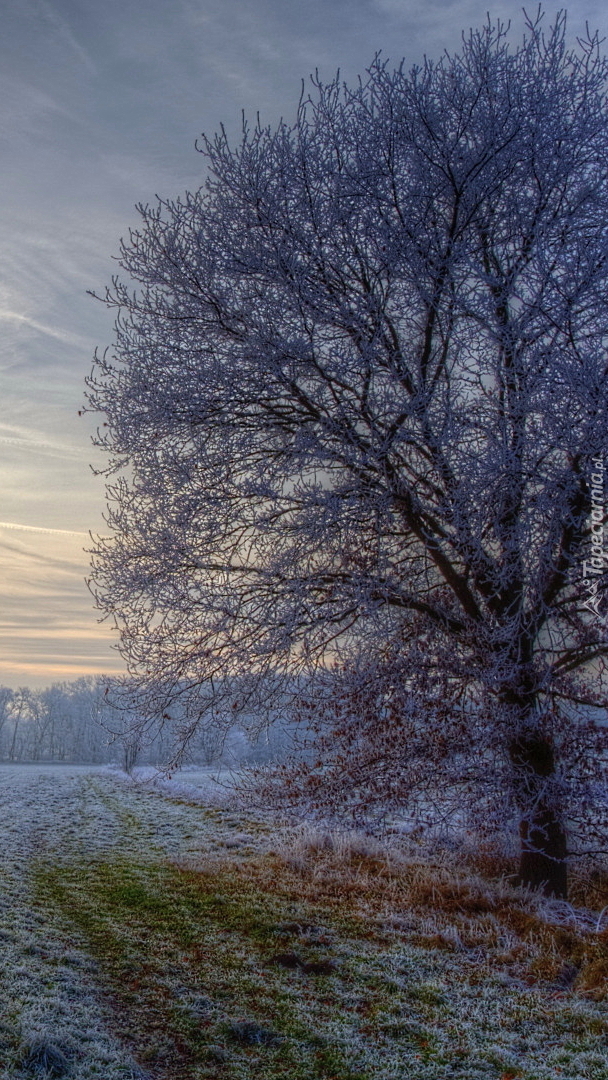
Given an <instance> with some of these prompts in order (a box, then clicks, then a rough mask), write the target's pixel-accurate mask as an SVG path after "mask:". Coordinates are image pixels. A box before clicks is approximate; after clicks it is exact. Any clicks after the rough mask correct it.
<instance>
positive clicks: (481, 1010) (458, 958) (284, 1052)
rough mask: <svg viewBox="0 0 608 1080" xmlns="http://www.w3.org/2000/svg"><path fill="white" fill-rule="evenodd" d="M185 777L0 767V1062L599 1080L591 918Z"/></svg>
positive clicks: (605, 951)
mask: <svg viewBox="0 0 608 1080" xmlns="http://www.w3.org/2000/svg"><path fill="white" fill-rule="evenodd" d="M200 779H201V778H200V777H199V778H196V777H194V776H191V777H188V775H187V774H186V776H185V777H184V778H183V779H182V781H180V782H179V783H177V782H171V781H166V780H164V781H162V782H159V783H157V784H156V785H155V784H154V782H153V781H152V780H151V779H150V778H147V779H146V777H140V781H143V782H140V783H135V782H133V781H132V780H130V779H129V778H127V777H125V776H121V775H120V774H113V773H112V772H111V771H110V770H103V769H98V770H94V769H87V768H84V767H50V766H40V767H33V766H32V767H25V766H13V767H9V766H6V767H0V829H1V830H2V831H3V835H2V850H3V853H4V866H3V871H2V877H1V880H0V885H1V891H0V944H1V946H2V948H1V951H0V956H1V958H2V977H1V980H0V996H1V1004H2V1020H1V1022H0V1062H1V1065H0V1080H8V1078H11V1080H32V1078H36V1077H39V1078H40V1077H42V1078H44V1077H47V1078H48V1077H53V1076H54V1077H61V1076H66V1077H71V1078H72V1080H89V1078H92V1077H98V1078H103V1080H115V1078H116V1080H118V1078H121V1080H135V1078H144V1077H145V1078H149V1080H203V1078H204V1077H225V1078H226V1080H250V1078H251V1080H253V1077H256V1078H262V1080H275V1078H283V1080H317V1078H318V1080H327V1078H329V1077H332V1078H334V1080H401V1078H403V1077H407V1078H408V1080H440V1078H443V1077H457V1078H460V1080H477V1078H487V1080H515V1078H519V1077H521V1078H522V1080H608V1017H607V1015H606V1009H605V1000H606V998H605V991H606V986H605V980H606V976H607V975H608V936H607V935H606V933H605V932H600V933H596V932H595V929H593V925H594V924H593V917H592V916H589V915H588V916H586V917H585V916H584V915H578V916H577V915H576V913H575V912H570V914H569V913H568V911H567V910H566V908H564V907H562V908H561V909H559V910H558V909H557V908H556V909H555V911H552V910H551V909H550V905H549V907H547V905H546V904H543V903H542V902H540V901H535V900H533V899H526V897H525V896H522V895H521V894H517V893H516V892H515V891H514V890H512V889H509V887H508V886H507V885H504V884H497V883H494V884H488V882H487V881H485V880H484V879H482V878H481V877H477V878H476V877H475V876H474V875H471V874H470V873H469V874H468V875H467V874H464V873H462V874H460V875H459V874H458V873H456V872H454V871H453V870H451V869H450V868H449V866H448V864H447V863H441V861H439V862H438V864H437V865H436V866H434V867H432V868H431V867H429V866H425V865H424V864H423V863H422V862H420V860H418V862H416V861H415V860H413V859H412V858H411V856H407V857H406V856H405V855H403V854H400V853H399V852H398V851H396V850H395V851H392V852H391V851H389V850H388V849H385V848H383V847H382V845H379V844H375V843H374V842H371V841H367V840H365V839H363V838H361V837H357V836H353V835H347V834H344V835H342V836H341V837H339V836H336V834H335V833H334V834H331V833H323V831H321V830H315V829H312V828H301V829H297V828H293V827H287V826H285V827H278V826H276V825H272V823H271V822H270V820H269V819H268V820H264V819H262V818H256V817H254V816H252V815H250V814H249V815H247V814H245V812H244V811H242V810H239V809H238V807H237V806H236V804H231V803H230V800H229V797H228V796H227V795H226V794H225V793H224V796H223V798H221V797H219V796H217V795H213V793H212V790H211V788H210V787H209V786H207V787H204V788H201V787H200V786H199V785H200ZM558 924H560V925H558Z"/></svg>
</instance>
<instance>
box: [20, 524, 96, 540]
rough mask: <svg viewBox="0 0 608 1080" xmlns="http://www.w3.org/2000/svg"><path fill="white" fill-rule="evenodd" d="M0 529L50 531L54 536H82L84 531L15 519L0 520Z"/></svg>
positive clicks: (86, 535)
mask: <svg viewBox="0 0 608 1080" xmlns="http://www.w3.org/2000/svg"><path fill="white" fill-rule="evenodd" d="M0 529H20V530H21V531H22V532H31V533H51V534H52V535H56V536H84V537H88V535H89V534H88V533H86V532H76V531H75V530H74V529H47V528H45V527H44V526H43V525H20V524H19V522H17V521H0Z"/></svg>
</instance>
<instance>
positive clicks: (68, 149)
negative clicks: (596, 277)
mask: <svg viewBox="0 0 608 1080" xmlns="http://www.w3.org/2000/svg"><path fill="white" fill-rule="evenodd" d="M488 6H489V0H452V2H449V0H448V2H442V0H425V2H421V3H416V2H414V0H0V13H1V15H2V23H1V27H0V56H1V67H0V142H1V155H0V162H1V166H0V167H1V169H2V170H3V186H2V198H1V199H0V234H1V241H2V258H1V259H0V380H1V385H0V390H1V397H0V400H1V402H2V410H1V412H0V477H1V490H2V496H3V502H2V508H1V510H0V594H1V595H0V683H4V684H5V685H10V686H19V685H31V686H36V685H38V686H39V685H46V684H48V683H50V682H54V681H57V680H60V679H74V678H77V677H78V676H79V675H84V674H92V673H101V672H110V671H117V670H121V663H120V658H119V656H118V655H117V654H116V652H115V651H113V650H112V648H111V643H112V640H113V637H112V633H111V631H110V629H109V628H108V627H106V626H104V625H99V624H98V622H97V620H96V613H95V611H94V608H93V604H92V601H91V597H90V595H89V593H88V591H87V588H86V585H85V581H84V579H85V575H86V572H87V561H88V559H87V555H86V554H85V551H84V549H85V548H86V545H87V534H88V532H89V530H92V531H93V532H98V531H100V530H103V519H102V513H103V509H104V485H103V481H102V480H101V479H100V478H99V477H95V476H94V475H93V473H92V471H91V469H90V463H94V464H97V465H100V464H101V461H100V460H97V459H96V456H95V455H96V452H95V451H94V450H93V448H92V447H91V445H90V432H91V428H92V424H91V421H90V418H87V417H85V418H79V417H78V410H79V409H80V408H81V407H82V398H83V380H84V378H85V376H86V375H87V373H88V371H89V369H90V365H91V357H92V353H93V350H94V348H95V346H96V345H98V346H101V347H103V346H104V345H107V344H109V343H110V342H111V338H112V326H111V318H110V315H109V313H108V312H106V310H105V309H104V308H103V306H102V305H101V304H99V303H96V302H95V301H93V300H91V299H90V298H89V297H88V296H87V289H97V290H101V289H103V286H104V284H105V282H106V281H108V280H109V278H110V277H111V275H112V273H113V272H114V270H115V264H114V263H113V262H112V258H113V256H114V255H115V254H116V251H117V247H118V240H119V237H120V236H121V235H122V234H124V233H125V232H126V231H127V230H128V228H129V225H131V224H134V223H135V219H136V215H135V213H134V205H135V203H136V202H139V201H144V202H145V201H147V200H150V199H153V198H154V195H155V193H157V192H158V193H159V194H162V195H176V194H178V193H179V192H180V191H182V190H183V189H184V188H194V187H198V186H199V184H200V183H201V182H202V180H203V172H202V160H201V158H200V156H199V155H197V153H196V152H195V149H194V141H195V139H196V136H197V135H198V134H199V133H200V132H201V131H205V132H207V133H212V132H213V131H215V130H216V129H217V127H218V126H219V124H220V123H221V122H224V123H225V124H226V126H227V128H228V129H229V131H236V130H237V129H238V126H239V124H240V114H241V110H242V109H243V108H244V109H245V110H246V111H247V112H248V113H250V114H252V115H253V114H255V112H256V111H258V110H259V111H260V113H261V115H262V119H263V120H266V121H268V122H269V123H273V122H275V121H276V120H277V119H278V118H279V117H280V116H281V115H283V116H285V117H286V118H290V117H292V116H293V114H294V109H295V105H296V103H297V99H298V95H299V90H300V80H301V79H302V78H306V77H307V76H308V75H309V73H310V72H311V71H314V69H315V68H318V69H319V71H320V74H321V76H322V77H325V78H330V77H332V76H333V74H334V73H335V71H336V69H337V68H340V70H341V72H342V74H343V75H344V77H345V78H346V79H347V80H352V79H353V78H355V76H356V75H357V74H358V73H359V72H362V71H363V70H364V69H365V67H366V66H367V65H368V64H369V62H370V61H371V59H372V57H373V54H374V53H375V52H376V51H377V50H380V49H381V50H382V51H383V52H384V54H385V55H386V56H388V57H390V59H391V60H394V61H395V62H396V63H397V62H399V61H400V60H401V58H402V57H404V56H405V58H406V60H407V61H408V63H414V62H416V61H417V60H420V59H421V58H422V56H423V54H424V53H425V52H426V53H428V54H429V55H431V56H433V55H437V54H438V53H440V52H441V51H442V49H444V48H448V49H455V48H457V47H458V43H459V39H460V32H461V30H462V29H468V28H469V27H470V26H476V25H479V24H480V23H482V22H484V21H485V18H486V11H487V9H488ZM530 7H531V9H532V10H535V8H536V4H535V3H531V4H530ZM603 7H604V5H603V4H601V3H600V2H599V0H598V2H596V0H589V2H587V3H585V2H583V0H576V2H575V3H574V4H571V5H570V6H569V25H570V30H571V34H572V36H574V35H575V34H576V33H580V32H581V31H582V30H583V29H584V26H585V21H586V20H588V21H589V23H590V24H591V26H592V28H599V29H600V31H601V32H602V33H605V32H606V30H607V29H608V15H607V14H604V12H603ZM556 10H557V7H556V5H551V6H548V7H547V16H548V17H549V18H551V17H552V16H553V15H554V14H555V11H556ZM491 13H492V15H493V16H499V17H501V18H505V19H508V18H511V19H512V21H513V25H514V27H515V28H517V33H518V36H519V34H520V32H521V28H522V15H521V5H520V4H519V3H514V2H513V0H499V3H498V4H497V5H495V6H493V7H491Z"/></svg>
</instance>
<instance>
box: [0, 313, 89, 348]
mask: <svg viewBox="0 0 608 1080" xmlns="http://www.w3.org/2000/svg"><path fill="white" fill-rule="evenodd" d="M0 319H1V320H7V321H8V322H16V323H23V324H24V325H25V326H29V327H30V328H31V329H32V330H37V331H38V333H40V334H46V336H47V337H51V338H55V339H56V340H57V341H62V342H64V343H65V344H66V345H82V346H83V347H86V346H87V345H88V341H87V340H86V338H82V337H80V335H79V334H73V333H72V332H71V331H69V330H62V329H61V328H58V327H54V326H45V325H44V324H43V323H40V322H37V321H36V320H35V319H30V318H29V316H28V315H20V314H19V313H18V312H17V311H1V310H0Z"/></svg>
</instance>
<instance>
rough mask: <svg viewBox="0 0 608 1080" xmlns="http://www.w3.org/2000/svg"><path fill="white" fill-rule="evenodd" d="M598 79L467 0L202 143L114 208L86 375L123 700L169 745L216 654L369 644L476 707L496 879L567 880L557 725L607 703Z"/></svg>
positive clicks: (308, 664)
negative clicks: (97, 340)
mask: <svg viewBox="0 0 608 1080" xmlns="http://www.w3.org/2000/svg"><path fill="white" fill-rule="evenodd" d="M607 75H608V70H607V64H606V61H605V59H604V58H603V56H602V55H601V51H600V45H599V41H598V39H597V37H591V38H590V39H589V40H587V41H580V42H579V43H578V46H577V47H575V48H574V49H570V48H568V46H567V42H566V27H565V18H564V17H563V16H559V17H558V18H557V19H556V21H555V22H554V24H553V25H552V26H551V27H549V28H548V29H547V32H546V34H545V33H544V31H543V18H542V15H540V14H539V17H538V19H537V20H536V21H535V22H529V23H528V25H527V29H526V33H525V37H524V39H523V41H522V42H521V43H520V44H519V45H517V46H516V47H512V46H511V44H510V42H509V33H508V28H506V27H504V26H502V25H500V24H493V23H491V22H490V21H488V23H487V25H486V26H485V27H484V28H482V29H481V30H479V31H473V32H471V33H470V35H469V36H468V37H466V38H463V44H462V48H461V51H460V52H459V53H458V54H454V55H447V54H446V55H444V56H443V57H442V58H441V59H439V60H438V61H437V62H433V61H431V60H429V59H427V60H425V61H424V63H423V64H422V65H421V66H419V67H415V68H413V69H412V70H411V71H410V72H408V71H406V70H405V68H404V66H403V65H401V66H400V67H399V68H397V69H396V70H393V69H392V68H391V67H390V66H389V65H388V64H387V63H386V62H384V61H383V60H382V58H381V57H376V59H375V60H374V62H373V63H372V65H371V67H370V68H369V70H368V72H367V75H366V76H365V77H364V78H363V79H362V80H361V81H360V82H359V84H358V85H356V86H355V87H348V86H344V85H342V83H341V82H340V80H339V79H338V78H336V79H335V80H334V81H332V82H330V83H328V84H324V83H323V82H322V81H321V80H320V79H319V78H314V79H313V80H312V87H311V91H310V94H309V95H306V94H304V93H303V95H302V98H301V100H300V104H299V108H298V112H297V117H296V120H295V122H294V123H293V124H289V123H287V122H286V121H285V122H281V123H280V124H279V125H278V126H277V127H276V128H274V129H272V128H269V127H264V126H262V125H261V124H260V123H259V122H258V123H257V124H255V125H253V126H249V125H248V124H247V123H246V122H245V123H244V125H243V131H242V137H241V140H240V142H238V144H237V145H235V146H232V145H231V144H230V142H229V140H228V138H227V136H226V134H225V132H224V131H220V133H219V134H217V135H216V136H215V137H213V138H204V139H203V142H202V145H201V150H202V152H203V154H204V157H205V160H206V164H207V169H208V174H207V179H206V180H205V183H204V184H203V186H202V187H201V188H200V190H198V191H196V192H193V193H187V194H186V195H184V196H183V197H181V198H178V199H175V200H169V199H167V200H165V199H161V200H159V201H158V203H157V204H155V205H153V206H140V207H139V214H140V224H139V226H138V228H137V229H134V230H133V231H131V232H130V234H129V236H128V238H127V239H126V240H125V241H124V242H123V244H122V248H121V255H120V262H121V267H122V269H123V271H124V273H125V275H127V278H128V279H130V280H127V281H126V282H125V281H124V280H123V279H122V278H116V279H115V280H114V282H113V285H112V287H111V288H110V289H108V291H107V293H106V296H105V300H106V302H107V303H108V304H109V305H111V306H115V307H116V308H118V318H117V322H116V339H115V345H114V349H113V350H112V351H108V352H106V353H104V354H103V355H100V356H98V357H97V360H96V365H95V368H94V372H93V375H92V377H91V379H90V383H89V389H90V402H91V406H92V408H94V409H96V410H98V411H100V412H101V413H102V414H103V415H104V418H105V426H104V427H103V428H102V429H101V434H100V437H99V443H100V445H101V446H102V447H104V448H105V449H106V450H107V451H108V453H109V460H110V465H109V472H110V476H111V479H110V481H109V487H108V500H109V503H108V505H109V509H108V519H107V520H108V525H109V529H110V535H109V536H108V537H106V538H105V539H103V538H101V539H100V540H99V541H98V544H97V547H96V552H95V555H94V568H93V582H94V588H95V590H96V595H97V598H98V603H99V606H100V608H101V610H102V611H103V612H105V613H107V614H108V615H110V616H111V617H112V618H113V619H114V620H115V621H116V624H117V626H118V629H119V631H120V648H121V650H122V652H123V655H124V656H125V658H126V660H127V662H128V665H129V669H130V672H131V674H132V675H133V676H135V678H136V680H137V681H138V686H139V689H140V695H141V696H140V708H141V709H142V716H143V715H145V713H146V710H147V712H148V714H151V713H152V712H154V710H157V711H158V710H160V711H161V712H165V713H167V714H168V715H170V708H171V701H172V700H173V699H174V698H175V697H177V696H178V697H180V699H181V705H180V708H181V715H182V717H183V716H184V715H188V717H189V720H188V723H184V721H182V723H184V727H183V735H184V738H187V737H188V731H190V730H193V729H194V727H195V726H196V723H197V721H198V718H199V717H200V716H201V715H202V713H203V712H204V711H205V710H206V709H208V706H209V701H210V699H211V697H212V696H213V692H214V690H217V689H218V687H219V688H221V690H222V692H224V691H225V692H226V693H227V694H228V695H229V694H230V679H231V677H232V676H237V675H238V676H239V677H240V682H239V686H241V687H242V685H243V680H242V676H243V673H246V674H247V675H249V676H250V682H251V685H252V686H253V683H254V681H255V677H259V678H262V677H264V682H263V683H260V685H263V687H264V690H263V693H264V694H268V693H269V692H270V689H269V688H270V685H271V683H273V682H276V683H277V685H280V682H281V676H283V675H284V676H285V677H288V678H289V679H291V680H292V685H294V684H293V680H294V678H295V676H297V674H298V673H306V674H309V673H310V671H311V670H312V669H314V668H315V666H318V665H321V666H322V668H323V669H326V668H327V666H328V665H330V664H331V663H332V661H333V660H336V659H339V660H340V662H342V663H349V662H351V663H352V662H354V663H356V658H357V656H360V655H361V654H362V653H365V654H366V656H369V655H370V654H372V653H374V652H376V653H380V652H381V651H382V649H383V648H385V646H386V643H387V642H390V643H391V649H394V648H397V650H398V652H399V655H400V657H401V660H400V665H401V668H400V670H402V672H403V677H404V678H405V679H406V680H407V681H408V686H409V685H411V686H412V687H415V685H416V682H417V680H418V682H420V684H421V685H422V684H424V686H425V688H426V690H425V692H428V687H429V685H430V683H429V680H430V682H431V683H432V679H433V672H435V673H436V675H437V679H438V680H439V682H440V683H441V685H442V687H444V690H443V691H442V693H443V694H444V696H445V694H447V699H446V708H448V710H449V709H451V708H452V707H453V708H456V707H458V708H462V706H463V702H469V705H470V707H471V708H472V709H473V708H474V710H475V715H476V716H480V715H481V716H483V717H485V722H484V730H485V732H486V735H487V740H488V743H491V744H492V746H494V747H498V748H499V749H500V752H501V753H502V755H503V758H504V762H505V769H506V773H505V775H507V774H508V778H509V779H508V780H504V778H503V784H507V786H508V788H509V791H510V792H511V797H512V799H513V802H514V805H516V807H517V810H518V813H519V815H520V820H521V825H520V833H521V844H522V877H523V879H524V880H526V881H528V882H530V883H533V884H540V883H541V882H543V881H545V882H546V881H549V879H550V887H551V888H552V889H553V891H557V892H562V893H563V892H564V890H565V859H566V841H567V835H566V834H567V822H566V820H565V816H564V798H563V793H564V784H565V783H566V782H567V776H566V772H567V769H566V772H564V769H565V766H564V767H563V768H562V764H561V763H562V758H563V755H562V756H560V746H561V742H560V739H561V736H559V730H561V729H560V728H559V724H557V721H556V719H555V718H556V717H558V716H559V717H560V718H561V719H560V723H563V722H564V717H566V718H570V721H571V722H573V723H574V722H575V721H574V720H573V719H572V718H573V717H574V710H575V708H581V707H582V706H600V705H601V706H603V705H604V704H605V698H604V692H603V680H602V672H603V670H604V657H605V655H606V651H607V649H608V643H607V640H606V635H605V627H604V624H603V622H602V618H601V609H600V606H598V605H599V604H600V600H599V598H600V596H601V584H600V588H599V592H598V588H597V583H598V582H600V583H603V580H604V579H603V570H604V567H605V557H604V554H603V547H602V529H603V521H604V513H603V501H602V500H603V461H602V453H603V450H604V447H605V446H606V445H607V443H608V439H607V403H608V397H607V393H606V385H607V383H606V375H607V371H608V367H607V361H606V340H607V337H606V335H607V333H608V303H607V301H608V289H607V284H608V263H607V255H608V243H607V240H608V185H607V182H606V181H607V169H608V122H607V112H606V80H607ZM132 282H134V283H135V286H134V285H133V284H132ZM593 477H595V479H593ZM594 484H595V487H593V485H594ZM592 490H593V491H595V496H593V497H592ZM594 500H595V501H594ZM592 511H593V521H592ZM592 525H593V528H594V530H595V531H594V533H593V536H592V533H591V528H592ZM592 544H593V545H594V546H593V547H592ZM591 598H592V599H593V603H592V605H591V608H590V607H589V602H590V599H591ZM408 656H411V657H412V658H414V659H412V662H411V663H410V664H409V667H407V664H408V661H407V657H408ZM414 660H415V662H414ZM404 664H405V665H406V667H407V672H405V669H404V668H403V665H404ZM446 686H447V687H448V689H447V690H446V689H445V687H446ZM232 704H233V706H234V707H238V705H239V702H238V701H237V700H234V701H233V702H232ZM184 710H185V712H184ZM570 721H569V722H570ZM188 725H190V726H188Z"/></svg>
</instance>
